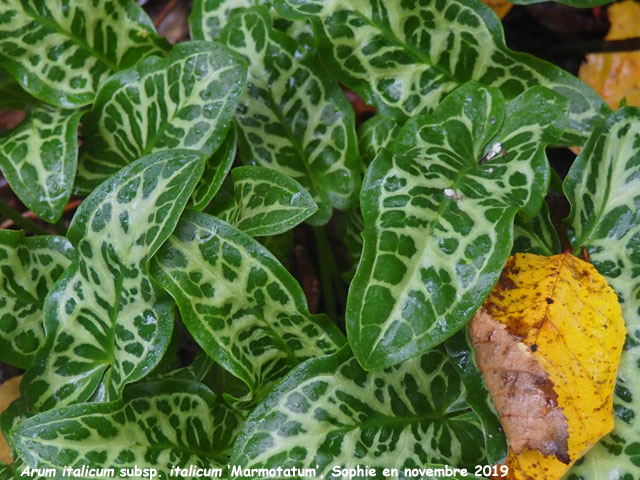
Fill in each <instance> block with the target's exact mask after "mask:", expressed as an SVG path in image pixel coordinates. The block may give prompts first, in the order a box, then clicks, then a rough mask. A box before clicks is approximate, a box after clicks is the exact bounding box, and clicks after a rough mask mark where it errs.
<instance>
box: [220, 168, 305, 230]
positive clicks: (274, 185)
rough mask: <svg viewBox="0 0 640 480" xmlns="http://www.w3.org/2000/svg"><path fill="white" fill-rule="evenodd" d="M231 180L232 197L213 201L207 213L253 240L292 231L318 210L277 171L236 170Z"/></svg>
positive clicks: (303, 191)
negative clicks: (222, 200)
mask: <svg viewBox="0 0 640 480" xmlns="http://www.w3.org/2000/svg"><path fill="white" fill-rule="evenodd" d="M231 180H232V182H233V193H234V195H233V197H231V198H229V199H228V200H227V201H226V202H220V203H218V202H214V203H213V205H212V208H211V209H210V210H208V213H211V214H212V215H214V216H216V217H218V218H219V219H221V220H224V221H225V222H227V223H230V224H231V225H233V226H234V227H236V228H237V229H238V230H241V231H243V232H244V233H246V234H247V235H249V236H251V237H258V236H264V235H277V234H279V233H283V232H286V231H288V230H291V229H292V228H293V227H295V226H296V225H298V224H299V223H302V222H303V221H304V220H306V219H307V218H309V217H310V216H311V215H313V214H314V213H315V212H316V211H317V210H318V207H317V206H316V204H315V203H314V202H313V199H312V198H311V195H309V192H307V191H306V190H305V189H304V188H303V187H302V185H300V184H299V183H298V182H296V181H295V180H294V179H292V178H290V177H287V176H286V175H283V174H282V173H280V172H278V171H276V170H272V169H270V168H265V167H237V168H234V169H233V170H231Z"/></svg>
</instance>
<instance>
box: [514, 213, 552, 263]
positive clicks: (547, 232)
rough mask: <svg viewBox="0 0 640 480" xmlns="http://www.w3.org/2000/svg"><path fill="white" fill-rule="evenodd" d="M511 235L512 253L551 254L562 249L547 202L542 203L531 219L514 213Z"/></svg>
mask: <svg viewBox="0 0 640 480" xmlns="http://www.w3.org/2000/svg"><path fill="white" fill-rule="evenodd" d="M513 235H514V239H513V253H516V252H519V253H534V254H536V255H546V256H552V255H555V254H557V253H560V252H561V250H562V246H561V245H560V238H559V237H558V232H557V231H556V228H555V227H554V226H553V223H551V219H550V218H549V207H548V206H547V202H543V203H542V209H541V210H540V211H539V212H538V213H537V214H536V216H535V217H533V218H532V219H531V220H525V219H524V217H523V216H522V215H516V220H515V222H514V224H513Z"/></svg>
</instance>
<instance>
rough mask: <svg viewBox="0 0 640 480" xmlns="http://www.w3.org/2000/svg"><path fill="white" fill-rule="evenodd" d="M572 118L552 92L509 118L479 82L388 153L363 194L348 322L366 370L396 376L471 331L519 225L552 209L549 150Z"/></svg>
mask: <svg viewBox="0 0 640 480" xmlns="http://www.w3.org/2000/svg"><path fill="white" fill-rule="evenodd" d="M566 112H567V102H566V100H565V99H564V98H563V97H561V96H559V95H557V94H555V93H553V92H552V91H550V90H548V89H545V88H543V87H534V88H532V89H530V90H527V91H526V92H525V93H523V94H522V95H521V96H519V97H517V98H516V99H515V100H513V101H512V102H511V103H510V104H509V106H508V107H507V106H506V105H505V102H504V100H503V98H502V95H501V94H500V91H499V90H497V89H495V88H486V87H482V86H480V85H478V84H475V83H471V84H467V85H465V86H463V87H461V88H460V89H458V90H456V92H454V93H453V94H451V95H449V96H448V97H447V98H446V99H445V100H444V101H443V102H442V104H441V105H440V106H439V107H438V108H437V109H436V111H435V112H434V113H433V114H432V115H431V116H424V117H417V118H415V119H412V120H410V121H409V122H408V123H407V124H406V125H405V126H404V127H403V129H402V131H401V132H400V134H399V136H398V137H397V138H396V141H395V142H394V143H393V144H392V145H391V147H389V148H388V149H385V150H382V151H381V152H380V153H379V154H378V156H377V157H376V158H375V160H374V161H373V163H372V164H371V165H370V166H369V169H368V170H367V175H366V177H365V180H364V184H363V187H362V195H361V208H362V213H363V217H364V250H363V254H362V259H361V260H360V264H359V266H358V270H357V272H356V276H355V278H354V280H353V283H352V284H351V289H350V290H349V298H348V302H347V312H346V323H347V334H348V337H349V342H350V344H351V346H352V348H353V351H354V354H355V356H356V358H357V359H358V360H359V361H360V363H361V365H363V366H364V367H365V368H367V369H380V368H384V367H388V366H391V365H395V364H397V363H399V362H401V361H404V360H407V359H408V358H411V357H413V356H415V355H417V354H420V353H422V352H425V351H426V350H428V349H430V348H432V347H433V346H434V345H437V344H439V343H441V342H442V341H444V340H445V339H447V338H448V337H450V336H451V335H453V334H454V333H455V332H456V331H458V330H459V329H460V328H461V327H462V326H464V325H465V324H466V323H467V321H468V320H469V318H470V317H471V315H472V314H473V313H474V312H475V311H476V310H477V309H478V307H479V306H480V305H481V304H482V302H483V301H484V299H485V297H486V296H487V295H488V293H489V292H490V290H491V288H492V287H493V285H494V284H495V282H496V281H497V280H498V277H499V275H500V272H501V270H502V267H503V266H504V263H505V261H506V260H507V258H508V256H509V252H510V251H511V247H512V241H513V234H512V224H513V218H514V216H515V214H516V213H517V212H518V211H519V210H523V211H524V213H525V215H526V216H528V217H531V216H533V215H535V214H536V213H537V211H538V210H539V209H540V205H541V203H542V201H543V197H544V194H545V193H546V189H547V185H548V182H549V164H548V162H547V159H546V157H545V153H544V148H545V147H546V146H547V145H548V144H549V143H552V142H553V141H554V140H555V139H556V138H557V137H558V135H560V133H561V132H562V131H563V127H564V124H565V121H566Z"/></svg>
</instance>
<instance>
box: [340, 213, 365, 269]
mask: <svg viewBox="0 0 640 480" xmlns="http://www.w3.org/2000/svg"><path fill="white" fill-rule="evenodd" d="M363 230H364V220H363V219H362V212H361V211H360V205H356V206H355V207H352V208H350V209H349V210H347V211H346V212H344V216H343V217H342V218H341V219H340V228H339V231H338V233H339V235H340V240H341V241H342V243H343V244H344V246H345V247H346V249H347V259H348V261H349V268H348V269H347V270H346V271H345V272H344V273H343V277H344V278H345V279H347V280H349V281H351V280H352V279H353V276H354V275H355V273H356V268H357V267H358V262H360V256H361V255H362V231H363Z"/></svg>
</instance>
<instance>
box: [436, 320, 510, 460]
mask: <svg viewBox="0 0 640 480" xmlns="http://www.w3.org/2000/svg"><path fill="white" fill-rule="evenodd" d="M444 345H445V347H446V350H447V354H448V355H449V359H450V360H451V363H452V364H453V365H454V367H455V368H456V370H457V371H458V374H459V375H460V378H461V379H462V383H463V384H464V387H465V390H466V392H467V396H466V400H467V402H468V403H469V406H470V407H471V409H472V410H473V411H474V412H475V413H476V415H478V418H480V421H481V422H482V426H483V433H484V442H485V445H486V448H487V463H489V464H495V463H498V462H502V461H504V459H505V458H506V456H507V453H508V448H507V439H506V438H505V436H504V432H503V430H502V426H501V425H500V420H499V419H498V414H497V412H496V409H495V406H494V405H493V401H492V400H491V395H490V394H489V390H487V386H486V385H485V383H484V380H483V378H482V375H481V373H480V370H479V369H478V365H477V364H476V362H475V357H474V355H473V353H472V351H473V348H472V347H471V342H470V341H469V339H468V338H467V335H466V330H465V331H460V332H458V333H456V334H455V335H454V336H453V337H451V338H450V339H449V340H447V341H446V342H445V344H444Z"/></svg>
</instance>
